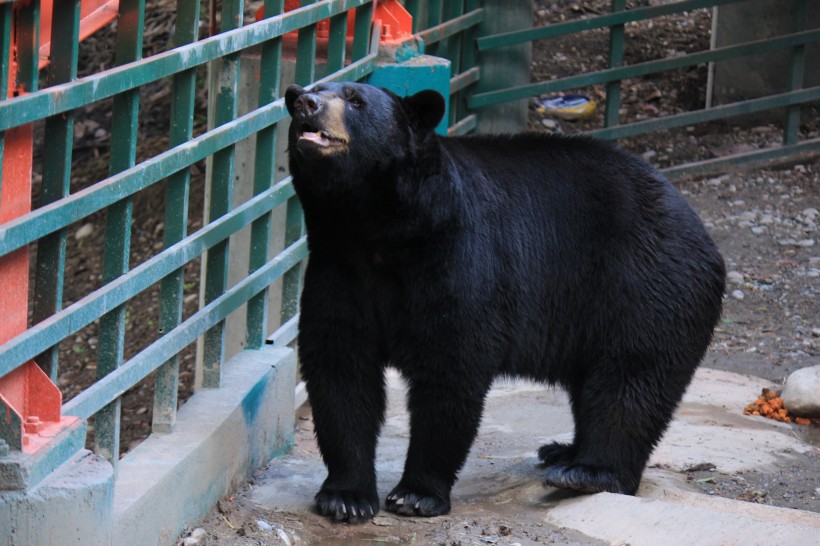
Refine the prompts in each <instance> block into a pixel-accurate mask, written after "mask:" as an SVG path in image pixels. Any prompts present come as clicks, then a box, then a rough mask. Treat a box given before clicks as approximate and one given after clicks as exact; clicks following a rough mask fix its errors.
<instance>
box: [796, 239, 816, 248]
mask: <svg viewBox="0 0 820 546" xmlns="http://www.w3.org/2000/svg"><path fill="white" fill-rule="evenodd" d="M797 246H802V247H810V246H814V239H800V240H799V241H797Z"/></svg>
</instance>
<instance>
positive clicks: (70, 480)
mask: <svg viewBox="0 0 820 546" xmlns="http://www.w3.org/2000/svg"><path fill="white" fill-rule="evenodd" d="M113 497H114V469H113V467H112V466H111V465H110V464H109V463H108V461H106V460H105V459H103V458H102V457H99V456H97V455H93V454H92V453H90V452H89V451H86V450H82V451H80V452H79V453H77V454H76V455H74V457H72V458H70V459H69V460H68V461H66V462H65V463H63V464H62V465H60V466H59V467H57V468H56V469H55V470H54V471H53V472H51V473H50V474H49V475H48V476H47V477H45V478H43V480H42V481H41V482H40V483H39V484H38V485H37V486H36V487H33V488H31V489H28V490H25V491H6V492H0V546H32V545H40V544H43V545H52V544H53V545H57V544H77V545H80V544H82V545H83V546H110V545H111V544H118V542H115V541H113V540H112V538H113V536H112V535H113V521H114V520H113V517H112V513H113Z"/></svg>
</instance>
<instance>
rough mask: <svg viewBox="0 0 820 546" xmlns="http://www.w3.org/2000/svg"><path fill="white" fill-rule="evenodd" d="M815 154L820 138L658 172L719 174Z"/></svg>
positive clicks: (670, 174)
mask: <svg viewBox="0 0 820 546" xmlns="http://www.w3.org/2000/svg"><path fill="white" fill-rule="evenodd" d="M817 154H820V138H815V139H812V140H804V141H802V142H799V143H797V144H784V145H783V146H778V147H777V148H766V149H763V150H755V151H752V152H746V153H742V154H735V155H730V156H726V157H716V158H714V159H706V160H704V161H696V162H694V163H686V164H684V165H679V166H674V167H667V168H666V169H660V171H661V172H662V173H663V174H664V175H666V176H667V177H669V178H679V177H681V176H692V175H697V174H706V173H711V172H719V171H721V170H724V169H725V168H726V167H729V166H744V167H752V166H756V165H762V164H770V163H775V162H777V161H781V160H787V159H788V160H790V161H791V160H793V159H794V158H795V157H798V156H801V157H802V156H806V157H809V156H813V155H817Z"/></svg>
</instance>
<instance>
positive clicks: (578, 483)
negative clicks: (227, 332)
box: [544, 464, 638, 495]
mask: <svg viewBox="0 0 820 546" xmlns="http://www.w3.org/2000/svg"><path fill="white" fill-rule="evenodd" d="M544 485H551V486H552V487H559V488H562V489H574V490H575V491H580V492H582V493H599V492H602V491H607V492H610V493H622V494H625V495H634V494H635V490H636V489H637V488H638V484H637V481H635V484H634V486H633V485H627V484H624V483H623V482H622V480H621V478H620V477H619V476H618V474H617V473H616V472H614V471H612V470H609V469H606V468H599V467H596V466H592V465H587V464H555V465H551V466H548V467H547V468H546V472H545V474H544Z"/></svg>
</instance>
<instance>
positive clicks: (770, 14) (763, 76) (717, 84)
mask: <svg viewBox="0 0 820 546" xmlns="http://www.w3.org/2000/svg"><path fill="white" fill-rule="evenodd" d="M807 7H808V10H807V11H808V13H807V15H808V16H807V18H806V26H805V28H806V29H811V28H820V2H817V1H815V0H809V1H808V2H807ZM716 17H717V22H716V25H715V30H714V31H715V37H714V45H715V47H724V46H729V45H734V44H739V43H742V42H749V41H754V40H762V39H765V38H771V37H774V36H779V35H783V34H789V33H790V32H793V30H792V28H793V27H792V25H793V18H794V15H793V5H792V2H791V1H786V0H753V1H749V2H741V3H738V4H729V5H726V6H720V7H718V8H717V10H716ZM789 65H790V60H789V50H785V49H784V50H781V51H773V52H770V53H764V54H759V55H754V56H749V57H741V58H737V59H730V60H727V61H720V62H718V63H715V66H714V84H713V104H724V103H729V102H735V101H738V100H743V99H750V98H755V97H761V96H765V95H769V94H772V93H781V92H784V91H786V84H787V78H788V75H789ZM816 85H820V44H818V43H816V42H815V43H813V44H807V45H806V63H805V81H804V83H803V86H804V87H813V86H816Z"/></svg>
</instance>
